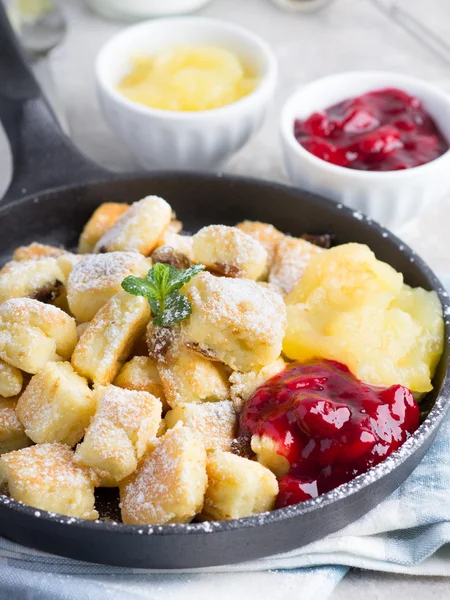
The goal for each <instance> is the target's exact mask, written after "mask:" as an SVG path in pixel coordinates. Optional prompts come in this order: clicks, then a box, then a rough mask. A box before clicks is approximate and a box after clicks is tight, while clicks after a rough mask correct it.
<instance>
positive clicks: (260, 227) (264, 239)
mask: <svg viewBox="0 0 450 600" xmlns="http://www.w3.org/2000/svg"><path fill="white" fill-rule="evenodd" d="M236 227H237V228H238V229H240V230H241V231H243V232H244V233H247V234H248V235H251V236H252V237H253V238H255V240H258V242H259V243H260V244H262V245H263V246H264V248H265V249H266V252H267V255H268V257H269V266H270V265H272V262H273V259H274V256H275V251H276V247H277V245H278V242H279V241H280V240H282V239H283V238H284V234H283V233H281V231H278V229H276V227H274V226H273V225H270V223H261V222H260V221H242V223H238V224H237V225H236Z"/></svg>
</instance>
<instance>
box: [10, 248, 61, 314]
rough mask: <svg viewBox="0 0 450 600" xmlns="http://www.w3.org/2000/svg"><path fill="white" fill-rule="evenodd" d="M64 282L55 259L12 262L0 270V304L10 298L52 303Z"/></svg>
mask: <svg viewBox="0 0 450 600" xmlns="http://www.w3.org/2000/svg"><path fill="white" fill-rule="evenodd" d="M64 281H65V279H64V275H63V273H62V271H61V269H60V268H59V265H58V261H57V259H56V258H42V259H40V260H20V261H17V260H12V261H10V262H9V263H6V265H5V266H4V267H3V268H2V269H1V270H0V304H1V303H2V302H5V301H6V300H9V299H11V298H34V299H36V300H40V301H41V302H53V301H54V300H56V298H58V297H59V296H60V294H61V292H62V290H63V285H64Z"/></svg>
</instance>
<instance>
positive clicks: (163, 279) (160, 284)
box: [147, 263, 170, 292]
mask: <svg viewBox="0 0 450 600" xmlns="http://www.w3.org/2000/svg"><path fill="white" fill-rule="evenodd" d="M169 274H170V269H169V265H164V264H163V263H156V264H155V265H153V267H152V268H151V269H150V271H149V272H148V273H147V280H148V281H150V283H152V284H153V285H154V286H155V287H156V288H157V289H158V290H160V292H162V291H163V290H164V289H165V288H166V285H167V281H168V280H169Z"/></svg>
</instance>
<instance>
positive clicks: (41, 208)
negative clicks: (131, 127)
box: [0, 2, 450, 569]
mask: <svg viewBox="0 0 450 600" xmlns="http://www.w3.org/2000/svg"><path fill="white" fill-rule="evenodd" d="M0 119H1V121H2V122H3V125H4V127H5V130H6V133H7V135H8V138H9V141H10V143H11V147H12V152H13V158H14V179H13V182H12V184H11V186H10V188H9V190H8V192H7V194H6V197H5V199H4V200H3V203H2V208H1V209H0V263H2V262H4V261H5V260H7V259H8V257H9V256H10V255H11V253H12V251H13V249H14V248H15V247H16V246H18V245H19V244H28V243H30V242H32V241H34V240H38V241H41V242H47V243H51V244H56V245H59V244H63V245H64V246H66V247H68V248H71V247H73V246H75V244H76V242H77V238H78V235H79V233H80V231H81V229H82V226H83V225H84V223H85V222H86V221H87V219H88V218H89V216H90V215H91V213H92V212H93V210H94V209H95V208H96V207H97V206H98V205H99V204H100V203H102V202H104V201H116V202H117V201H118V202H124V201H126V202H133V201H135V200H138V199H140V198H142V197H143V196H145V195H147V194H157V195H160V196H163V197H164V198H165V199H166V200H168V202H170V204H171V205H172V206H173V208H174V209H175V211H176V212H177V214H178V215H179V217H180V218H181V219H182V220H183V222H184V223H185V226H186V228H187V229H188V230H191V231H195V230H196V229H198V228H199V227H202V226H203V225H207V224H210V223H224V224H235V223H236V222H238V221H240V220H242V219H246V218H247V219H254V220H261V221H267V222H269V223H273V224H274V225H275V226H276V227H278V228H279V229H281V230H282V231H285V232H289V233H292V234H294V235H299V234H301V233H304V232H309V233H323V232H332V233H333V234H335V235H336V240H337V242H338V243H345V242H350V241H353V242H361V243H366V244H368V245H369V246H370V247H371V248H372V250H374V252H375V253H376V254H377V256H378V258H380V259H381V260H384V261H387V262H389V263H390V264H391V265H392V266H393V267H395V268H396V269H397V270H399V271H401V272H402V273H404V275H405V280H406V282H407V283H409V284H410V285H412V286H423V287H424V288H427V289H434V290H436V291H437V292H438V294H439V296H440V299H441V301H442V304H443V307H444V309H448V311H449V312H450V303H449V299H448V297H447V294H446V293H445V291H444V289H443V288H442V286H441V284H440V282H439V281H438V280H437V278H436V277H435V275H434V274H433V273H432V272H431V270H430V269H429V268H428V267H427V266H426V265H425V264H424V262H423V261H422V260H421V259H420V258H419V257H418V256H416V255H415V254H414V253H413V252H412V251H411V250H410V249H409V248H407V247H405V246H404V245H402V244H401V242H400V241H399V240H398V239H397V238H395V237H394V236H393V235H391V234H390V233H389V232H387V231H385V230H384V229H383V228H381V227H379V226H378V225H377V224H375V223H372V222H371V221H370V220H368V219H366V218H365V217H363V216H361V215H359V214H356V216H355V215H354V214H353V213H352V212H351V211H349V210H347V209H346V208H343V207H342V206H339V205H336V204H335V203H333V202H330V201H328V200H326V199H324V198H321V197H319V196H316V195H314V194H310V193H307V192H304V191H302V190H299V189H293V188H289V187H285V186H281V185H276V184H272V183H267V182H263V181H257V180H252V179H246V178H237V177H230V176H223V177H222V176H221V177H219V176H218V175H205V174H183V173H176V172H171V173H169V172H164V173H151V174H146V175H143V174H127V175H123V176H113V175H112V174H110V173H107V172H106V171H104V170H102V169H101V168H100V167H98V166H96V165H93V164H92V163H90V162H88V161H87V160H86V159H85V158H83V157H82V156H81V155H79V154H78V152H77V151H76V150H75V149H74V147H73V146H72V145H71V143H70V141H69V140H68V139H67V138H66V137H65V136H64V135H63V134H62V133H61V131H60V130H59V128H58V126H57V125H56V123H55V120H54V118H53V116H52V114H51V111H50V109H49V107H48V106H47V104H46V102H45V101H44V100H43V98H42V96H41V93H40V90H39V89H38V87H37V84H36V83H35V81H34V80H33V78H32V76H31V74H30V72H29V71H28V69H27V67H26V66H25V63H24V61H23V58H22V56H21V54H20V51H19V50H18V47H17V44H16V42H15V40H14V36H13V34H12V32H11V31H10V29H9V26H8V25H7V20H6V17H5V14H4V11H3V9H2V8H1V2H0ZM42 190H45V191H42ZM5 204H6V205H5ZM449 333H450V327H449V324H448V322H447V323H446V345H445V351H444V355H443V358H442V360H441V363H440V365H439V368H438V370H437V373H436V377H435V379H434V385H435V388H434V391H433V392H432V393H431V394H430V395H429V397H428V400H427V402H428V406H429V407H432V410H431V412H430V414H429V416H428V417H427V418H426V420H425V422H424V423H423V424H422V426H421V427H420V428H419V430H418V431H417V432H416V433H415V434H414V435H413V436H412V437H411V438H410V439H409V440H408V441H407V442H406V443H405V444H404V445H403V447H402V448H401V449H400V450H399V451H398V452H396V453H395V454H393V455H392V456H391V457H390V458H388V459H387V460H386V461H385V462H383V463H382V464H380V465H378V466H377V467H375V468H374V469H372V470H371V471H369V472H368V473H366V474H365V475H362V476H360V477H358V478H356V479H355V480H353V481H352V482H350V483H348V484H346V485H343V486H341V487H339V488H338V489H336V490H334V491H332V492H330V493H328V494H325V495H323V496H321V497H319V498H318V499H317V500H311V501H308V502H304V503H302V504H299V505H297V506H291V507H289V508H284V509H281V510H276V511H273V512H271V513H266V514H263V515H259V516H257V517H252V518H246V519H240V520H235V521H227V522H215V523H206V524H202V523H192V524H190V525H173V526H164V527H148V526H132V525H123V524H120V523H115V522H113V523H111V522H100V521H99V522H91V521H82V520H79V519H73V518H68V517H64V516H61V515H55V514H52V513H47V512H44V511H37V510H35V509H34V508H31V507H28V506H24V505H22V504H19V503H18V502H15V501H13V500H11V499H9V498H7V497H6V496H0V534H1V535H3V536H5V537H7V538H10V539H11V540H14V541H17V542H20V543H22V544H25V545H27V546H31V547H34V548H38V549H41V550H45V551H47V552H52V553H55V554H60V555H63V556H67V557H71V558H76V559H81V560H86V561H92V562H99V563H105V564H111V565H119V566H128V567H147V568H160V569H175V568H176V569H179V568H189V567H207V566H211V565H223V564H227V563H237V562H242V561H247V560H251V559H255V558H259V557H263V556H268V555H271V554H276V553H279V552H285V551H288V550H292V549H294V548H297V547H300V546H302V545H304V544H307V543H309V542H312V541H315V540H318V539H320V538H322V537H324V536H326V535H328V534H330V533H332V532H334V531H337V530H338V529H341V528H342V527H344V526H345V525H347V524H349V523H351V522H352V521H354V520H356V519H358V518H359V517H361V516H362V515H364V514H365V513H367V512H368V511H369V510H371V509H372V508H374V507H375V506H376V505H377V504H379V503H380V502H381V501H382V500H383V499H384V498H386V497H387V496H388V495H389V494H390V493H391V492H393V491H394V490H395V489H396V488H397V487H398V486H399V485H400V484H401V483H402V482H403V481H404V480H405V479H406V478H407V477H408V475H409V474H410V473H411V472H412V470H413V469H414V468H415V467H416V466H417V464H418V463H419V462H420V461H421V460H422V458H423V456H424V454H425V453H426V451H427V449H428V448H429V446H430V444H431V443H432V441H433V439H434V437H435V435H436V432H437V430H438V428H439V426H440V424H441V423H442V420H443V419H444V417H445V415H446V413H447V411H448V398H449V394H450V381H449V376H448V372H447V371H448V367H447V365H448V362H449V344H448V338H449ZM101 493H102V494H103V495H100V496H99V498H98V503H97V504H98V508H99V509H100V512H101V513H102V514H103V515H109V516H111V511H110V508H109V507H110V505H111V504H112V503H111V500H114V498H113V496H114V494H115V492H114V490H113V491H105V492H101ZM112 516H113V517H114V516H115V515H112Z"/></svg>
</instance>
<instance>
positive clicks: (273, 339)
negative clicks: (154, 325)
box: [182, 273, 286, 372]
mask: <svg viewBox="0 0 450 600" xmlns="http://www.w3.org/2000/svg"><path fill="white" fill-rule="evenodd" d="M183 291H184V293H185V294H186V296H187V297H188V298H189V300H190V302H191V306H192V314H191V315H190V317H188V318H187V319H186V320H185V321H183V323H182V332H183V335H184V337H185V339H186V340H189V341H190V342H193V343H195V344H198V346H199V347H200V348H201V349H203V350H204V351H206V352H210V353H211V354H213V355H215V356H216V358H217V359H219V360H221V361H222V362H224V363H225V364H226V365H228V366H229V367H231V368H232V369H233V370H236V371H242V372H247V371H252V370H255V369H260V368H262V367H263V366H265V365H268V364H270V363H272V362H274V361H275V360H276V359H277V358H278V357H279V356H280V353H281V344H282V341H283V337H284V332H285V327H286V307H285V305H284V302H283V298H282V297H281V296H280V295H279V294H277V293H276V292H274V291H273V290H271V289H270V288H267V287H264V286H261V285H258V284H257V283H256V282H255V281H250V280H248V279H231V278H225V277H214V275H211V274H210V273H200V274H199V275H196V276H195V277H194V278H193V279H191V281H190V282H189V283H188V284H186V285H185V286H184V288H183Z"/></svg>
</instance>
